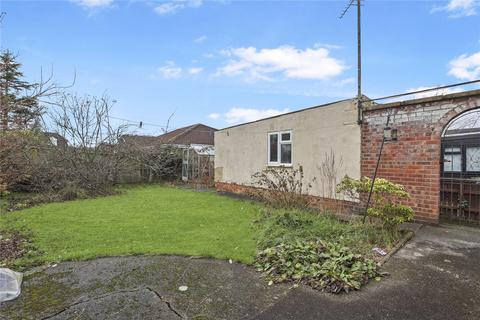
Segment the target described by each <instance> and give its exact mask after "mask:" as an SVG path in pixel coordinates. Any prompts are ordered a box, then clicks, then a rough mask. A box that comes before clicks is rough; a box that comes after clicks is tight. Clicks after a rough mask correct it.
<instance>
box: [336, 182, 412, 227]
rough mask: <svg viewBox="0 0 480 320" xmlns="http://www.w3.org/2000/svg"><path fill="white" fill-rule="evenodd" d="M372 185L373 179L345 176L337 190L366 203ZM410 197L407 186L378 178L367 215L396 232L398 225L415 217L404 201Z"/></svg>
mask: <svg viewBox="0 0 480 320" xmlns="http://www.w3.org/2000/svg"><path fill="white" fill-rule="evenodd" d="M371 186H372V179H370V178H368V177H362V178H361V179H360V180H356V179H352V178H350V177H348V176H345V178H343V180H342V181H341V182H340V183H339V184H338V185H337V192H342V193H344V194H346V195H347V196H348V197H349V198H352V199H357V200H358V201H360V203H362V204H364V205H366V200H367V198H368V194H369V192H370V189H371ZM408 198H410V194H409V193H408V192H407V191H406V190H405V187H404V186H402V185H400V184H396V183H393V182H391V181H389V180H387V179H382V178H378V179H376V180H375V184H374V186H373V190H372V198H371V203H370V207H369V208H368V211H367V215H368V216H370V217H375V218H378V219H380V221H382V225H383V227H384V228H385V229H387V230H389V231H390V232H393V233H396V232H397V227H398V226H399V225H400V224H401V223H403V222H406V221H411V220H412V219H413V209H412V208H411V207H409V206H407V205H405V204H403V203H402V202H403V201H405V200H407V199H408Z"/></svg>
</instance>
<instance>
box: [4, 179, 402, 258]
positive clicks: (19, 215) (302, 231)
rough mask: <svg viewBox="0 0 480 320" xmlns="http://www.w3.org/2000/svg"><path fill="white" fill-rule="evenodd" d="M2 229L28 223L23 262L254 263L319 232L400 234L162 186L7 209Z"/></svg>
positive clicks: (346, 240)
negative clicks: (143, 258) (168, 258)
mask: <svg viewBox="0 0 480 320" xmlns="http://www.w3.org/2000/svg"><path fill="white" fill-rule="evenodd" d="M2 229H3V230H10V231H12V230H21V231H22V233H24V234H26V235H28V237H29V238H30V240H31V242H32V244H33V246H34V247H35V248H36V249H37V253H36V254H27V255H26V256H25V257H23V258H22V259H20V260H17V261H15V262H14V264H15V266H18V267H26V266H31V265H34V264H40V263H46V262H58V261H65V260H84V259H90V258H95V257H102V256H118V255H131V254H173V255H187V256H204V257H213V258H219V259H232V260H235V261H239V262H243V263H247V264H251V263H253V262H254V260H255V256H256V252H257V250H258V249H260V250H261V249H264V248H266V247H269V246H274V245H276V244H279V243H281V242H288V241H290V242H291V241H295V239H307V240H308V239H316V238H320V239H324V240H329V241H334V242H337V243H340V244H343V245H345V246H348V247H350V248H351V249H352V250H353V251H355V252H358V253H362V254H364V255H367V256H368V255H370V254H371V249H372V247H374V246H381V247H383V248H389V247H391V246H392V244H393V242H394V241H395V240H396V239H395V238H393V237H392V236H391V235H390V234H388V233H386V232H383V231H382V230H380V229H378V228H376V227H374V226H371V225H362V224H359V223H345V222H342V221H339V220H338V219H337V218H335V217H333V216H330V215H326V214H318V213H312V212H309V211H302V210H294V209H288V210H287V209H271V208H268V207H265V206H263V205H261V204H259V203H254V202H251V201H246V200H239V199H232V198H230V197H225V196H221V195H218V194H215V193H213V192H196V191H192V190H185V189H180V188H173V187H165V186H158V185H156V186H143V187H131V188H122V189H121V193H120V194H119V195H115V196H108V197H101V198H96V199H87V200H76V201H69V202H61V203H50V204H44V205H40V206H37V207H33V208H29V209H24V210H21V211H14V212H10V213H6V214H0V231H1V230H2ZM0 233H1V232H0ZM0 263H1V261H0Z"/></svg>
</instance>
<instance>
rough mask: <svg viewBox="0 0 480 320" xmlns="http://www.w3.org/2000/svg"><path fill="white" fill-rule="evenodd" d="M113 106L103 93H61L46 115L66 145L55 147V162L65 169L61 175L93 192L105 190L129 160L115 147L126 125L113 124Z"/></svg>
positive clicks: (126, 127)
mask: <svg viewBox="0 0 480 320" xmlns="http://www.w3.org/2000/svg"><path fill="white" fill-rule="evenodd" d="M112 106H113V102H112V100H111V99H110V98H109V97H108V96H106V95H103V96H101V97H95V96H76V95H72V94H64V95H62V96H61V97H60V98H59V99H58V101H57V102H56V103H55V106H54V107H53V108H51V111H50V112H49V114H48V123H49V124H50V127H51V129H52V131H54V132H57V133H58V134H59V135H60V136H62V137H64V138H65V139H66V140H67V141H68V144H69V146H68V147H65V148H57V149H56V154H57V159H56V162H57V163H59V164H61V166H62V167H63V168H68V170H66V171H63V173H62V174H63V175H65V176H64V178H66V179H68V180H69V181H73V182H74V183H75V184H76V185H77V186H80V187H82V188H84V189H86V190H88V191H89V192H92V193H102V192H104V191H106V190H107V189H108V187H109V186H111V185H112V184H114V183H115V182H116V181H117V179H118V175H119V173H120V171H121V170H122V167H123V165H124V163H125V162H127V161H129V157H128V154H127V152H126V150H122V149H120V148H119V147H118V142H119V140H120V139H121V137H122V136H123V135H124V134H125V133H126V132H127V129H128V126H127V125H118V126H114V125H112V123H111V121H110V116H109V114H110V110H111V108H112ZM67 171H68V172H67Z"/></svg>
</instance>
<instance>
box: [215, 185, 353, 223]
mask: <svg viewBox="0 0 480 320" xmlns="http://www.w3.org/2000/svg"><path fill="white" fill-rule="evenodd" d="M215 188H216V189H217V191H219V192H226V193H233V194H240V195H246V196H249V197H252V198H260V197H261V193H262V192H263V191H264V190H263V189H261V188H256V187H252V186H244V185H240V184H235V183H225V182H216V183H215ZM307 198H308V201H309V203H310V207H311V208H313V209H320V210H329V211H332V213H336V214H339V215H347V214H348V215H350V214H353V213H357V212H358V211H359V210H360V208H358V205H357V203H355V202H351V201H344V200H335V199H329V198H323V197H316V196H310V195H309V196H307Z"/></svg>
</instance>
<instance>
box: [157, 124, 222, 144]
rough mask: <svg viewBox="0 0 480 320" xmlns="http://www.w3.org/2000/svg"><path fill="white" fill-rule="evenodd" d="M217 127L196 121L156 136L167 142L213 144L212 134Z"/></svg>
mask: <svg viewBox="0 0 480 320" xmlns="http://www.w3.org/2000/svg"><path fill="white" fill-rule="evenodd" d="M215 131H217V129H215V128H212V127H209V126H206V125H204V124H201V123H197V124H194V125H191V126H187V127H183V128H179V129H176V130H173V131H170V132H167V133H165V134H162V135H160V136H158V137H156V138H157V139H158V140H159V141H160V142H162V143H169V144H206V145H212V146H213V134H214V132H215Z"/></svg>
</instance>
